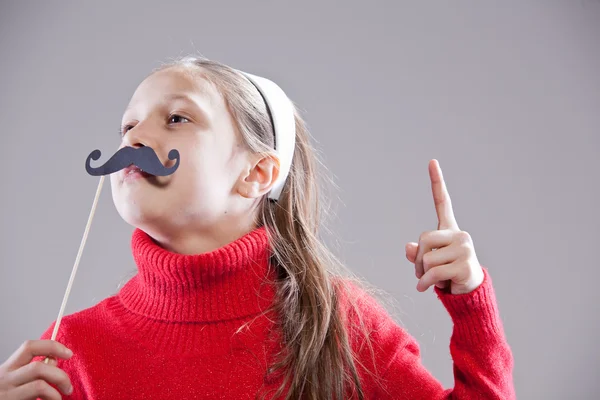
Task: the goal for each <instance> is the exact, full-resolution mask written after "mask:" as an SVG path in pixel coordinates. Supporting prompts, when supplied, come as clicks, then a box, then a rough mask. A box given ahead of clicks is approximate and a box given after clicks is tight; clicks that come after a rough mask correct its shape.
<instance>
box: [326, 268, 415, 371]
mask: <svg viewBox="0 0 600 400" xmlns="http://www.w3.org/2000/svg"><path fill="white" fill-rule="evenodd" d="M334 284H335V288H336V293H337V295H338V296H337V297H338V305H339V311H340V313H341V314H342V318H344V319H345V320H346V327H347V332H348V336H349V340H350V341H351V343H352V347H353V350H354V351H355V352H356V353H357V355H358V357H359V358H360V359H361V361H362V362H366V363H367V364H370V365H372V366H373V367H375V368H376V369H377V370H378V371H379V372H383V371H384V370H386V369H387V367H388V366H389V365H390V363H391V362H392V361H393V359H395V358H397V357H399V356H400V357H402V354H406V355H408V354H410V355H414V354H418V353H419V346H418V343H417V341H416V340H415V339H414V338H413V337H412V336H411V335H410V334H409V333H408V331H407V330H406V329H404V328H403V327H402V326H400V325H399V324H398V323H397V322H396V321H395V320H394V318H393V317H392V316H391V315H390V313H389V311H388V309H386V307H384V305H383V303H382V301H381V300H379V299H378V298H377V297H385V296H380V295H381V294H384V293H385V292H383V291H382V290H379V289H376V288H375V287H373V286H371V285H369V284H363V283H361V282H360V281H356V280H355V279H349V278H336V279H335V280H334Z"/></svg>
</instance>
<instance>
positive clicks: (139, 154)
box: [85, 146, 179, 176]
mask: <svg viewBox="0 0 600 400" xmlns="http://www.w3.org/2000/svg"><path fill="white" fill-rule="evenodd" d="M101 155H102V154H101V153H100V150H94V151H92V152H91V153H90V155H89V156H87V159H86V160H85V169H86V171H87V172H88V174H90V175H93V176H100V175H108V174H112V173H113V172H117V171H119V170H121V169H123V168H125V167H128V166H130V165H131V164H133V165H135V166H136V167H139V168H140V169H141V170H142V171H144V172H147V173H149V174H152V175H158V176H166V175H171V174H172V173H173V172H175V170H176V169H177V168H178V167H179V152H178V151H177V150H175V149H173V150H171V151H170V152H169V160H175V159H177V162H176V163H175V165H174V166H172V167H170V168H167V167H165V166H164V165H162V163H161V162H160V159H159V158H158V156H157V155H156V153H155V152H154V150H153V149H152V148H151V147H149V146H144V147H140V148H137V149H136V148H135V147H130V146H126V147H123V148H121V149H119V150H118V151H117V152H116V153H115V154H114V155H113V156H112V157H111V158H110V159H109V160H108V161H107V162H106V163H104V165H102V166H100V167H97V168H93V167H92V166H91V165H90V159H92V160H94V161H96V160H98V159H99V158H100V156H101Z"/></svg>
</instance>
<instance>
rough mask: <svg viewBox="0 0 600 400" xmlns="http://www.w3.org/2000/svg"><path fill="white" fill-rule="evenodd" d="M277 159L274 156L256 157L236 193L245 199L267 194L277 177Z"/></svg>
mask: <svg viewBox="0 0 600 400" xmlns="http://www.w3.org/2000/svg"><path fill="white" fill-rule="evenodd" d="M279 165H280V163H279V158H278V157H277V156H276V155H274V154H269V155H258V156H257V158H256V159H255V160H254V161H253V162H252V164H250V169H249V170H247V171H246V176H242V177H241V178H242V179H241V180H240V182H239V184H238V189H237V191H238V193H239V194H240V195H241V196H242V197H245V198H248V199H255V198H258V197H261V196H263V195H264V194H266V193H268V192H269V191H270V190H271V188H272V187H273V185H274V184H275V181H276V180H277V177H278V176H279Z"/></svg>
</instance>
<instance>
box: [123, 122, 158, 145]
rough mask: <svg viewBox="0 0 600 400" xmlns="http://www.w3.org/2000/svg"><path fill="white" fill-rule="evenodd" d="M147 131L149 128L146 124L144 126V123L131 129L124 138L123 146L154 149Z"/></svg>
mask: <svg viewBox="0 0 600 400" xmlns="http://www.w3.org/2000/svg"><path fill="white" fill-rule="evenodd" d="M146 131H147V128H146V126H145V124H144V125H143V126H142V122H140V123H138V124H137V125H135V126H134V127H133V128H131V129H129V130H128V131H127V133H126V134H125V136H123V145H125V146H129V147H134V148H138V147H144V146H150V147H153V146H152V143H150V139H149V135H148V134H147V132H146Z"/></svg>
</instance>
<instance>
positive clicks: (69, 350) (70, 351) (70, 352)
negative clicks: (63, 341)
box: [66, 349, 73, 357]
mask: <svg viewBox="0 0 600 400" xmlns="http://www.w3.org/2000/svg"><path fill="white" fill-rule="evenodd" d="M66 353H67V356H69V357H71V356H72V355H73V351H72V350H71V349H67V351H66Z"/></svg>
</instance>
